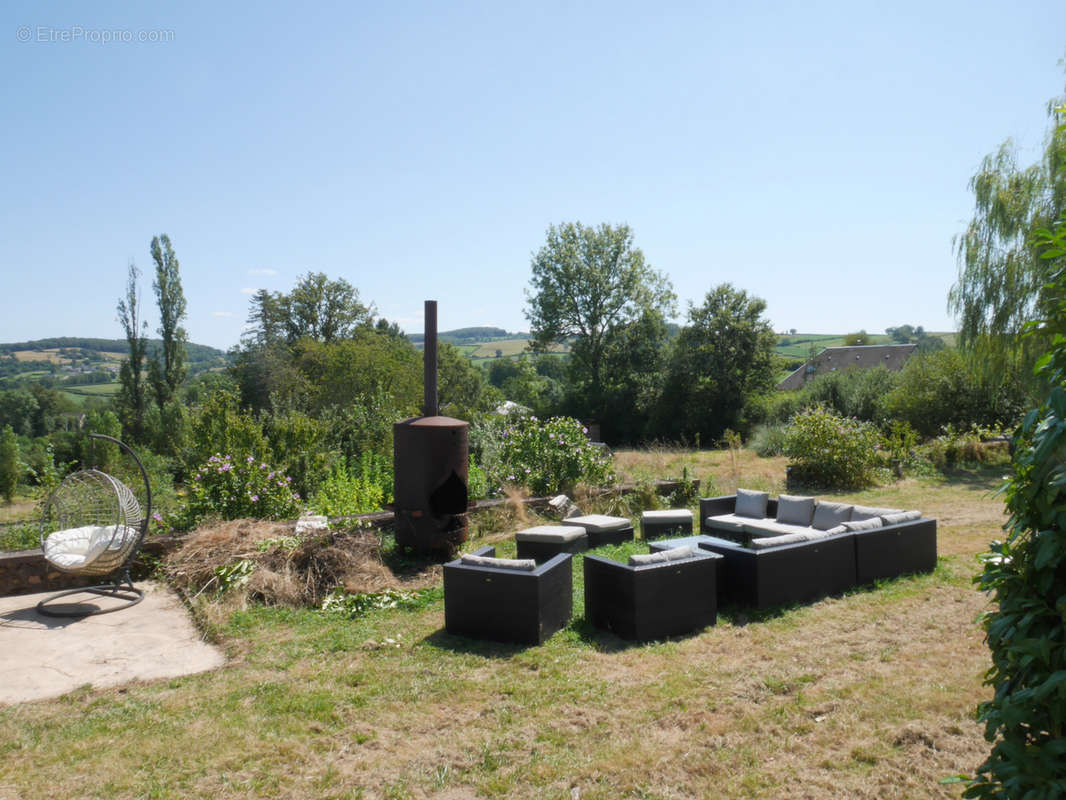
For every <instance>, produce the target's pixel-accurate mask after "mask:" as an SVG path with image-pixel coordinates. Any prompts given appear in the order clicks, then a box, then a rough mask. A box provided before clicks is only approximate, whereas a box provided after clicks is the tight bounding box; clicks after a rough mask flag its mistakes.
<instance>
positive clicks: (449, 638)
mask: <svg viewBox="0 0 1066 800" xmlns="http://www.w3.org/2000/svg"><path fill="white" fill-rule="evenodd" d="M422 643H423V644H426V645H429V646H430V647H434V648H436V649H438V650H447V651H448V652H449V653H461V654H465V655H472V656H481V657H482V658H492V659H499V660H505V659H508V658H512V657H513V656H516V655H518V654H519V653H521V652H523V651H525V650H529V649H530V648H533V647H539V646H540V645H536V644H519V643H514V642H494V641H490V640H488V639H472V638H469V637H466V636H456V635H455V634H451V633H448V631H447V630H445V629H444V628H441V629H440V630H437V631H434V632H433V633H431V634H430V635H429V636H426V637H425V638H424V639H422Z"/></svg>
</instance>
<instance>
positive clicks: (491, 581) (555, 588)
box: [444, 547, 574, 644]
mask: <svg viewBox="0 0 1066 800" xmlns="http://www.w3.org/2000/svg"><path fill="white" fill-rule="evenodd" d="M470 555H471V556H473V559H469V558H468V559H467V560H468V561H479V562H481V563H464V559H463V558H462V557H460V558H457V559H456V560H454V561H451V562H449V563H447V564H445V565H444V627H445V629H446V630H447V631H448V633H452V634H457V635H459V636H469V637H473V638H477V639H491V640H494V641H499V642H515V643H519V644H541V643H542V642H544V641H545V640H546V639H547V638H548V637H550V636H551V635H552V634H553V633H555V632H556V631H558V630H559V629H561V628H563V627H564V626H565V625H566V624H567V623H568V622H569V621H570V617H571V615H572V613H573V603H574V594H573V565H572V556H571V555H570V554H569V553H559V554H558V555H556V556H553V557H552V558H550V559H548V560H547V561H545V562H544V563H543V564H539V565H537V566H535V568H532V569H513V568H504V567H503V566H497V565H493V564H492V563H491V562H487V560H488V559H492V558H494V557H495V555H496V548H494V547H482V548H481V549H479V550H476V551H475V552H474V553H472V554H470ZM486 562H487V563H486ZM504 563H515V562H513V561H510V560H504Z"/></svg>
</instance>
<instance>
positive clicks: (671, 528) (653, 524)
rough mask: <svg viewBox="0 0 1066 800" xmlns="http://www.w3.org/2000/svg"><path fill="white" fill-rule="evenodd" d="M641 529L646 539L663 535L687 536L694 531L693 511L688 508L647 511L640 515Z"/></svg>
mask: <svg viewBox="0 0 1066 800" xmlns="http://www.w3.org/2000/svg"><path fill="white" fill-rule="evenodd" d="M640 530H641V532H642V534H643V535H644V540H645V541H648V540H649V539H659V538H661V537H663V536H685V535H690V534H691V533H692V512H691V511H689V510H688V509H687V508H668V509H665V510H663V511H645V512H643V513H642V514H641V515H640Z"/></svg>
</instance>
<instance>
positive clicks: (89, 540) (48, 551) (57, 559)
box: [37, 433, 152, 617]
mask: <svg viewBox="0 0 1066 800" xmlns="http://www.w3.org/2000/svg"><path fill="white" fill-rule="evenodd" d="M89 437H90V438H92V439H100V440H103V441H106V442H110V443H112V444H115V445H118V447H119V448H120V449H121V450H123V451H124V452H125V453H126V454H127V455H128V456H129V457H130V458H132V459H133V461H134V462H135V463H136V464H137V467H138V469H139V470H140V472H141V479H142V480H143V481H144V491H145V509H144V512H143V513H142V511H141V505H140V503H139V502H138V501H137V497H136V496H135V495H134V493H133V491H132V490H131V489H130V488H129V487H128V486H126V484H124V483H123V482H122V481H120V480H119V479H118V478H115V477H113V476H111V475H108V474H107V473H106V472H102V471H100V470H98V469H85V470H79V471H78V472H73V473H71V474H70V475H68V476H67V477H66V478H64V479H63V481H62V482H61V483H60V484H59V486H57V487H56V489H55V491H53V492H52V494H51V495H50V496H49V498H48V501H47V502H46V503H45V506H44V511H43V513H42V515H41V550H43V551H44V557H45V559H46V560H47V561H48V562H49V563H50V564H51V565H52V566H53V567H55V568H56V569H58V570H60V571H61V572H66V573H68V574H71V575H78V576H85V577H90V578H100V579H101V582H100V583H98V584H94V585H92V586H85V587H81V588H77V589H68V590H66V591H62V592H59V593H58V594H54V595H52V596H51V597H48V598H46V599H44V600H42V601H41V602H39V603H38V604H37V611H38V612H39V613H41V614H44V615H46V616H50V617H87V616H92V615H95V614H108V613H111V612H113V611H121V610H122V609H125V608H129V607H131V606H135V605H137V603H139V602H141V600H143V599H144V592H143V591H142V590H141V589H138V588H136V587H135V586H134V585H133V580H132V579H131V578H130V566H131V564H132V563H133V559H134V558H135V557H136V556H137V553H138V552H139V551H140V548H141V544H142V542H143V541H144V536H145V534H146V533H147V532H148V522H149V520H150V519H151V512H152V487H151V483H150V482H149V480H148V472H147V470H145V468H144V464H142V463H141V460H140V459H139V458H138V457H137V454H136V453H134V452H133V450H131V449H130V447H129V446H128V445H126V443H125V442H122V441H119V440H118V439H115V438H114V437H111V436H105V435H104V434H102V433H90V434H89ZM81 594H90V595H96V596H99V597H102V598H106V599H108V600H111V601H114V602H110V603H108V604H106V605H104V606H103V607H101V606H97V605H95V604H93V603H88V602H75V603H57V602H56V601H57V600H61V599H62V598H66V597H71V596H73V595H81Z"/></svg>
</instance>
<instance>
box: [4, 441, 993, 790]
mask: <svg viewBox="0 0 1066 800" xmlns="http://www.w3.org/2000/svg"><path fill="white" fill-rule="evenodd" d="M617 457H618V458H617V460H618V464H619V471H620V474H621V476H622V477H623V478H625V479H628V480H638V481H640V480H645V479H650V478H653V477H674V476H677V475H680V474H681V470H682V468H687V469H688V471H689V474H690V475H692V476H695V477H700V478H701V479H703V480H704V481H707V479H708V477H710V476H713V483H714V490H715V493H728V492H730V491H732V489H733V488H735V486H736V485H737V484H739V485H742V486H746V487H751V488H760V487H763V488H767V489H771V490H773V491H775V492H776V491H778V490H779V489H780V477H781V476H782V475H783V462H782V461H780V460H777V459H758V458H756V457H755V456H753V455H752V454H750V453H747V452H745V451H741V452H739V453H735V454H730V453H728V452H721V451H706V452H698V453H697V452H691V451H681V450H673V449H659V450H652V451H641V452H620V453H618V454H617ZM998 476H999V470H978V471H972V472H959V473H957V474H955V475H953V476H952V477H951V478H950V479H947V480H931V479H930V480H926V479H921V480H912V479H908V480H904V481H900V482H899V483H897V484H894V485H890V486H885V487H881V488H877V489H873V490H870V491H866V492H860V493H854V494H849V495H840V496H841V497H847V498H848V499H853V500H858V501H863V502H866V503H870V504H891V505H896V506H900V507H905V508H921V509H923V510H924V511H925V512H926V514H927V515H928V516H933V517H937V518H938V519H939V521H940V523H939V549H940V553H941V558H940V563H939V566H938V568H937V570H936V571H935V572H934V573H933V574H931V575H925V576H920V577H912V578H902V579H899V580H896V581H891V582H887V583H885V584H883V585H880V586H877V587H875V588H868V589H863V590H855V591H852V592H849V593H848V594H846V595H845V596H842V597H834V598H828V599H825V600H822V601H819V602H816V603H812V604H809V605H804V606H798V607H789V608H781V609H777V610H775V611H772V612H769V613H765V614H760V615H755V616H753V615H750V614H745V613H743V612H742V611H739V610H734V609H726V610H724V611H723V612H722V613H721V614H720V616H719V622H718V625H717V626H714V627H712V628H708V629H707V630H705V631H704V632H702V633H699V634H696V635H693V636H689V637H685V638H680V639H676V640H671V641H666V642H659V643H654V644H649V645H639V646H633V645H630V644H628V643H626V642H623V641H622V640H619V639H617V638H616V637H614V636H612V635H610V634H606V633H601V632H597V631H594V630H592V629H590V628H589V627H588V626H587V625H586V624H585V623H584V620H583V619H582V618H581V617H582V605H581V585H580V580H575V595H576V596H575V620H574V621H573V622H572V624H571V625H570V626H569V627H568V628H566V629H564V630H563V631H561V632H560V633H558V634H556V635H555V636H554V637H553V638H552V639H551V640H550V641H549V642H547V643H546V644H545V645H543V646H541V647H530V648H523V647H513V646H505V645H498V644H492V643H482V642H475V641H470V640H465V639H461V638H457V637H452V636H448V635H447V634H445V633H444V632H443V630H442V628H443V622H444V613H443V599H442V596H441V592H440V591H439V590H430V591H429V592H428V593H427V594H426V595H425V596H424V597H425V600H424V602H423V603H422V604H421V605H420V607H419V608H417V609H416V610H396V609H393V610H384V611H375V612H372V613H371V614H370V615H368V616H366V617H362V618H358V619H354V620H348V619H340V618H336V617H329V616H326V615H323V614H321V613H319V612H315V611H310V610H292V609H284V608H265V607H261V606H248V607H245V608H237V609H229V610H226V609H219V608H215V609H214V612H213V613H212V614H210V615H209V616H210V617H211V618H212V619H216V620H218V623H217V625H213V626H211V627H212V634H213V635H214V636H215V637H216V638H217V640H218V642H219V644H220V645H221V646H222V647H223V648H224V649H225V650H226V652H227V654H228V656H229V658H230V663H229V664H228V665H227V666H226V667H225V668H223V669H220V670H217V671H215V672H211V673H207V674H203V675H196V676H190V677H187V678H182V679H177V680H168V681H162V682H155V683H146V684H135V685H130V686H127V687H124V688H121V689H108V690H95V689H92V688H91V687H84V688H82V689H80V690H78V691H75V692H73V693H71V694H69V695H66V696H65V697H62V698H59V699H56V700H49V701H40V702H35V703H28V704H23V705H20V706H15V707H5V708H0V798H3V799H4V800H7V798H37V797H49V798H89V797H105V796H107V797H118V798H142V797H151V798H183V797H207V796H210V797H213V798H252V797H270V798H275V797H276V798H310V797H314V798H378V797H381V798H423V797H436V798H447V799H448V800H458V799H459V798H474V797H521V798H527V797H528V798H541V797H543V798H563V799H564V800H569V799H571V798H575V797H580V798H619V797H627V798H703V797H764V798H784V797H788V798H793V797H804V798H845V797H846V798H890V797H900V798H903V797H907V798H911V797H913V798H928V797H958V796H959V794H960V790H959V788H958V787H955V786H942V785H940V784H939V783H938V780H939V779H941V778H944V777H947V776H950V775H954V774H958V773H964V772H969V771H972V770H973V769H974V768H975V767H976V765H977V764H979V763H980V762H981V761H982V760H983V758H984V754H985V753H986V751H987V745H986V743H985V742H984V740H983V738H982V736H981V732H980V728H979V726H978V725H977V724H976V722H975V721H974V719H973V714H974V708H975V706H976V704H977V703H978V702H979V701H980V700H982V699H985V698H986V697H987V696H988V691H987V690H986V689H985V688H984V687H983V686H982V684H981V679H982V675H983V673H984V672H985V670H986V669H987V668H988V666H989V656H988V651H987V649H986V648H985V647H984V645H983V641H982V633H981V631H980V629H979V628H978V626H977V625H976V623H975V620H976V617H977V615H978V614H979V613H980V612H981V611H982V610H983V609H984V608H985V607H986V600H985V598H984V596H983V595H981V594H980V593H978V592H977V591H975V590H974V588H973V587H972V585H971V583H970V579H971V577H972V576H973V574H974V573H975V572H976V570H977V562H976V559H975V558H974V556H975V555H976V554H977V553H978V552H980V551H981V550H983V549H984V547H985V545H986V543H987V542H988V541H989V540H990V539H992V538H994V537H995V536H996V535H997V534H998V533H999V530H1000V526H1001V525H1002V523H1003V521H1004V517H1003V513H1002V503H1001V501H1000V500H998V499H995V498H992V497H991V496H990V494H989V490H991V489H993V488H994V487H995V486H996V485H997V484H998ZM709 493H710V492H705V494H709ZM512 530H513V528H508V529H507V530H503V529H501V530H496V531H492V530H483V539H482V541H477V542H471V543H470V549H473V548H474V547H476V546H479V545H481V544H482V543H484V542H491V541H494V540H495V541H498V542H499V543H500V549H501V551H502V554H508V553H510V552H513V549H512V545H511V544H510V539H511V536H510V534H511V531H512ZM626 552H627V550H626V549H625V548H621V549H616V550H614V551H613V553H614V555H616V556H617V557H619V558H622V557H624V556H625V554H626ZM574 566H575V579H578V578H579V576H580V574H581V564H580V560H579V559H576V560H575V564H574ZM116 616H117V615H116Z"/></svg>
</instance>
